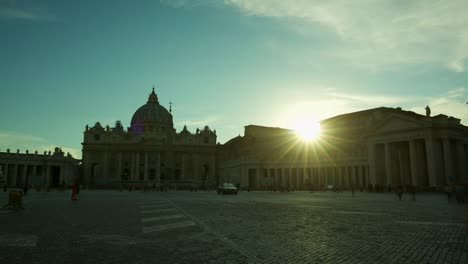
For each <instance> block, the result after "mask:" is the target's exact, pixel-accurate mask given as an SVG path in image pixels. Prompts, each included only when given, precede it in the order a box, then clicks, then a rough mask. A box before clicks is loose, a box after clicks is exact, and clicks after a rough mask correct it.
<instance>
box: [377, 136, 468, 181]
mask: <svg viewBox="0 0 468 264" xmlns="http://www.w3.org/2000/svg"><path fill="white" fill-rule="evenodd" d="M467 149H468V148H467V144H465V142H464V141H463V140H461V139H454V138H449V137H438V138H433V137H425V138H416V139H410V140H399V141H391V142H382V143H372V144H370V145H369V167H370V182H371V184H374V185H375V184H379V185H383V186H388V185H392V186H398V185H407V184H411V185H414V186H419V187H440V186H444V185H446V184H456V183H458V182H463V181H467V180H468V175H467V172H468V159H467V157H468V155H467Z"/></svg>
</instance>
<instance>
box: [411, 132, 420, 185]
mask: <svg viewBox="0 0 468 264" xmlns="http://www.w3.org/2000/svg"><path fill="white" fill-rule="evenodd" d="M409 152H410V170H411V184H412V185H413V186H418V185H419V168H418V161H417V152H416V142H415V141H414V140H410V141H409Z"/></svg>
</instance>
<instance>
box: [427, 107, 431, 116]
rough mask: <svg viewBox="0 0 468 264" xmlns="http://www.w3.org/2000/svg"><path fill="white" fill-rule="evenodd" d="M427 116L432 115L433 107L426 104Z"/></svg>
mask: <svg viewBox="0 0 468 264" xmlns="http://www.w3.org/2000/svg"><path fill="white" fill-rule="evenodd" d="M426 116H428V117H430V116H431V108H429V106H428V105H426Z"/></svg>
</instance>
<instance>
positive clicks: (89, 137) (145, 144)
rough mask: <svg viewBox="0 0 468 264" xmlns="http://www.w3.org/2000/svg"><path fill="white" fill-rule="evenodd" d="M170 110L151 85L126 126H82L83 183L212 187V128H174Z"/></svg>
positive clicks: (214, 179)
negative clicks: (193, 129)
mask: <svg viewBox="0 0 468 264" xmlns="http://www.w3.org/2000/svg"><path fill="white" fill-rule="evenodd" d="M171 112H172V111H171V109H170V110H169V111H168V110H167V109H166V108H164V107H163V106H161V104H160V103H159V100H158V96H157V95H156V93H155V91H154V88H153V91H152V92H151V93H150V95H149V97H148V100H147V102H146V104H144V105H143V106H141V107H140V108H138V109H137V110H136V112H135V113H134V114H133V117H132V119H131V123H130V127H128V128H127V129H124V127H123V125H122V123H121V122H120V121H117V122H116V123H115V126H113V127H110V126H105V127H103V126H102V125H101V124H100V123H99V122H96V123H95V125H94V126H92V127H88V126H86V128H85V131H84V139H83V143H82V145H83V177H82V180H83V182H84V183H85V184H89V185H92V186H97V187H117V186H128V185H133V186H135V185H137V186H138V187H140V186H153V185H156V186H161V185H163V186H167V187H171V188H179V189H180V188H191V187H193V186H196V187H200V188H212V187H214V186H215V185H216V183H217V174H216V170H217V161H216V130H211V129H210V128H209V127H208V126H205V127H204V128H202V129H197V130H196V131H195V133H192V132H190V131H189V130H188V129H187V127H186V126H185V127H184V128H183V130H182V131H180V132H176V130H175V129H174V125H173V116H172V113H171Z"/></svg>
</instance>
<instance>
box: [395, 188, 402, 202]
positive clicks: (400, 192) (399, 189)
mask: <svg viewBox="0 0 468 264" xmlns="http://www.w3.org/2000/svg"><path fill="white" fill-rule="evenodd" d="M396 194H397V196H398V199H399V200H400V201H401V199H402V198H403V187H402V186H401V185H399V186H398V187H397V188H396Z"/></svg>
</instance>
